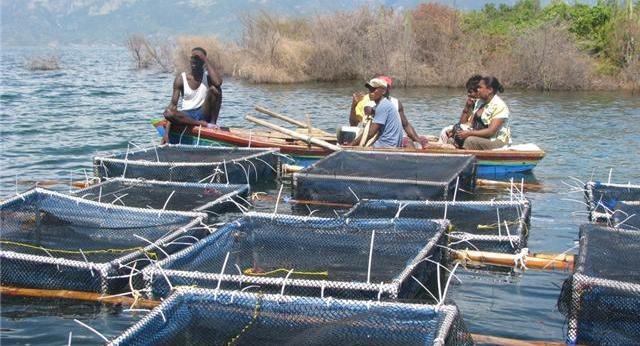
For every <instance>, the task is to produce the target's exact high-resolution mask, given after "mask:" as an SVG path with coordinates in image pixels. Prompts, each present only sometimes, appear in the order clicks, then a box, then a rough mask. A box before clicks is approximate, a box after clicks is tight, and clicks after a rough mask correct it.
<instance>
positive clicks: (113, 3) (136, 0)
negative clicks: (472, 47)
mask: <svg viewBox="0 0 640 346" xmlns="http://www.w3.org/2000/svg"><path fill="white" fill-rule="evenodd" d="M514 1H515V0H512V1H501V2H502V3H509V4H511V3H513V2H514ZM421 2H424V1H419V0H322V1H301V0H3V1H2V2H1V5H0V6H1V7H0V13H1V22H0V23H1V32H0V40H1V45H2V46H24V45H42V44H44V45H66V44H95V43H100V44H109V43H113V44H123V42H124V40H125V38H126V36H127V34H129V33H144V34H146V35H149V36H150V37H152V38H158V39H164V38H167V37H175V36H179V35H185V34H207V35H209V34H216V35H218V36H219V37H220V38H222V39H230V38H237V37H239V36H240V35H241V31H242V28H241V24H240V21H239V18H240V16H241V15H243V14H246V13H251V12H255V11H260V10H265V11H268V12H269V13H277V14H282V15H291V16H312V15H314V14H319V13H326V12H332V11H336V10H350V9H354V8H357V7H360V6H362V5H365V4H367V5H369V6H379V5H385V6H390V7H393V8H399V9H402V8H405V9H406V8H412V7H414V6H416V5H417V4H418V3H421ZM438 2H440V3H443V4H446V5H449V6H455V7H458V8H462V9H477V8H480V7H482V6H483V5H484V3H486V2H488V1H475V0H449V1H444V0H443V1H438Z"/></svg>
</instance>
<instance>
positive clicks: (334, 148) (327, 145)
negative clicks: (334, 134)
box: [245, 115, 342, 151]
mask: <svg viewBox="0 0 640 346" xmlns="http://www.w3.org/2000/svg"><path fill="white" fill-rule="evenodd" d="M245 119H247V120H249V121H251V122H254V123H256V124H258V125H262V126H264V127H268V128H270V129H272V130H274V131H278V132H281V133H284V134H287V135H289V136H291V137H293V138H297V139H300V140H303V141H305V142H307V143H311V144H315V145H317V146H319V147H322V148H325V149H329V150H332V151H340V150H342V148H340V147H339V146H337V145H335V144H331V143H329V142H327V141H323V140H322V139H319V138H314V137H310V136H308V135H303V134H299V133H297V132H295V131H292V130H289V129H286V128H284V127H281V126H278V125H275V124H272V123H270V122H268V121H266V120H262V119H258V118H256V117H252V116H251V115H247V116H245Z"/></svg>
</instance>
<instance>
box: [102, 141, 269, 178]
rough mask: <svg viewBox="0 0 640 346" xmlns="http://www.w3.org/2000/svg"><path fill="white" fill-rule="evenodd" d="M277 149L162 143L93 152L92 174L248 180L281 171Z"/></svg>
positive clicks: (125, 176)
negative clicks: (123, 150) (100, 153)
mask: <svg viewBox="0 0 640 346" xmlns="http://www.w3.org/2000/svg"><path fill="white" fill-rule="evenodd" d="M277 153H278V150H277V149H268V148H267V149H264V148H262V149H252V148H229V147H206V146H203V147H199V146H190V145H162V146H157V147H155V146H154V147H152V148H145V149H140V150H136V151H129V152H126V153H120V154H114V155H108V156H96V157H94V159H93V170H94V175H95V176H97V177H100V178H102V179H105V178H118V177H121V178H144V179H149V180H162V181H182V182H202V183H231V184H248V183H253V182H259V181H265V180H273V179H275V178H276V177H277V176H278V174H279V172H280V160H279V156H278V155H277Z"/></svg>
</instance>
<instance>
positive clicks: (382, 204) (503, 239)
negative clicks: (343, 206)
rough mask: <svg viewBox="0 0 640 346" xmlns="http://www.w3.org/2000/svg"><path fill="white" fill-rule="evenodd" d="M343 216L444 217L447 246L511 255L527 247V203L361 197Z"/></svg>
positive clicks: (528, 212)
mask: <svg viewBox="0 0 640 346" xmlns="http://www.w3.org/2000/svg"><path fill="white" fill-rule="evenodd" d="M344 217H348V218H389V219H394V218H398V217H400V218H418V219H448V220H449V221H450V222H451V227H450V230H449V232H448V237H449V247H451V248H453V249H469V250H476V251H492V252H501V253H514V254H515V253H519V252H520V251H521V250H522V249H523V248H525V247H526V246H527V239H528V237H529V220H530V217H531V203H530V202H529V201H528V200H526V199H517V200H508V201H495V200H492V201H465V202H460V201H456V202H449V201H394V200H362V201H360V202H358V204H356V205H355V206H353V208H352V209H351V210H350V211H349V212H347V213H346V214H345V215H344Z"/></svg>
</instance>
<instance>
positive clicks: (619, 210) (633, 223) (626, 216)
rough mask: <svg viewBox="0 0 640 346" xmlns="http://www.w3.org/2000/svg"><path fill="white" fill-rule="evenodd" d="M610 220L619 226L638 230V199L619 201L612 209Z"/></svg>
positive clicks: (639, 202) (639, 222) (639, 217)
mask: <svg viewBox="0 0 640 346" xmlns="http://www.w3.org/2000/svg"><path fill="white" fill-rule="evenodd" d="M612 222H613V223H614V225H617V226H618V227H621V228H627V229H632V230H636V231H638V230H640V201H621V202H618V203H616V206H615V207H614V209H613V214H612Z"/></svg>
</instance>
